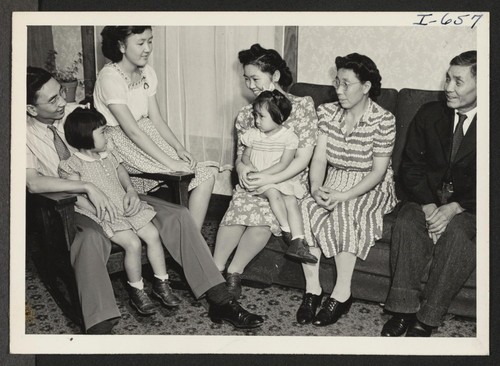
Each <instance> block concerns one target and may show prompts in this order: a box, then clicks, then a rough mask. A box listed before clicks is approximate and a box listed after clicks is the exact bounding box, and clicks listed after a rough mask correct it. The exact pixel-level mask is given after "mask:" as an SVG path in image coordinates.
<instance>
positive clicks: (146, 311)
mask: <svg viewBox="0 0 500 366" xmlns="http://www.w3.org/2000/svg"><path fill="white" fill-rule="evenodd" d="M128 292H129V295H130V305H132V307H134V308H135V309H136V310H137V311H138V312H139V314H141V315H153V314H156V306H155V305H154V304H153V302H152V301H151V299H150V298H149V296H148V294H147V293H146V291H144V290H139V289H138V288H135V287H132V286H128Z"/></svg>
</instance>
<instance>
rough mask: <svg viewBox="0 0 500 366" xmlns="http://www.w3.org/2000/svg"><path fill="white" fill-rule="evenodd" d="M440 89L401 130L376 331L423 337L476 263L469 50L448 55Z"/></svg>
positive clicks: (473, 90)
mask: <svg viewBox="0 0 500 366" xmlns="http://www.w3.org/2000/svg"><path fill="white" fill-rule="evenodd" d="M444 90H445V92H446V102H431V103H428V104H426V105H424V106H422V108H421V109H420V110H419V111H418V113H417V115H416V116H415V118H414V119H413V121H412V123H411V125H410V128H409V131H408V140H407V143H406V146H405V150H404V154H403V159H402V162H401V170H400V172H401V178H402V183H403V186H404V188H405V190H406V192H407V193H408V197H409V199H408V201H407V202H405V203H404V204H403V206H402V208H401V210H400V211H399V213H398V217H397V219H396V223H395V225H394V230H393V233H392V244H391V271H392V276H393V278H392V285H391V289H390V292H389V296H388V298H387V301H386V304H385V308H386V309H387V310H389V311H391V312H393V313H395V315H394V316H393V317H392V318H391V319H389V321H387V323H386V324H385V325H384V327H383V329H382V336H401V335H403V334H405V333H406V336H407V337H430V335H431V334H432V330H433V329H434V328H436V327H438V326H439V325H440V324H441V322H442V321H443V318H444V316H445V315H446V313H447V311H448V308H449V306H450V303H451V301H452V300H453V298H454V296H455V295H456V294H457V293H458V291H459V290H460V288H461V287H462V286H463V285H464V283H465V281H466V280H467V279H468V278H469V277H470V275H471V274H472V272H473V271H474V268H475V266H476V51H468V52H464V53H462V54H460V55H458V56H456V57H455V58H453V59H452V60H451V62H450V67H449V69H448V72H447V73H446V82H445V85H444ZM431 259H432V265H431V268H430V272H429V279H428V281H427V284H426V285H425V288H424V289H423V290H422V289H421V282H420V280H421V278H422V275H423V272H424V270H425V269H426V266H427V265H428V263H429V261H430V260H431Z"/></svg>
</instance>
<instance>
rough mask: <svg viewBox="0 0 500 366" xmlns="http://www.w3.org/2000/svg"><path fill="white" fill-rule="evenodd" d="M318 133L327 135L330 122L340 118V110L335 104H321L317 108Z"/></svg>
mask: <svg viewBox="0 0 500 366" xmlns="http://www.w3.org/2000/svg"><path fill="white" fill-rule="evenodd" d="M317 113H318V119H319V121H318V132H319V133H320V134H323V135H329V134H330V130H331V127H332V122H333V121H336V120H338V119H339V118H340V116H341V114H342V108H341V107H340V106H339V105H338V104H337V103H326V104H321V105H320V106H319V107H318V111H317Z"/></svg>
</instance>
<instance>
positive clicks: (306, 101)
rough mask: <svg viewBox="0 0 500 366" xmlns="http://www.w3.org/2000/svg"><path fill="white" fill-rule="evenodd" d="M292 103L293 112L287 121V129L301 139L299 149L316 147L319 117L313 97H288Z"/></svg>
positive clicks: (289, 95) (290, 95)
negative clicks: (291, 130)
mask: <svg viewBox="0 0 500 366" xmlns="http://www.w3.org/2000/svg"><path fill="white" fill-rule="evenodd" d="M287 97H288V99H289V100H290V102H292V112H291V113H290V117H288V119H287V120H286V121H285V124H286V126H287V127H289V128H291V129H293V131H294V132H295V134H296V135H297V137H298V138H299V145H298V148H299V149H300V148H304V147H310V146H316V139H317V134H318V116H317V115H316V109H315V108H314V101H313V99H312V98H311V97H309V96H307V97H297V96H295V95H292V94H288V95H287Z"/></svg>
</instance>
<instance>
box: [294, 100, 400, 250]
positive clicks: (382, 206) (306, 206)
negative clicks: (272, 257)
mask: <svg viewBox="0 0 500 366" xmlns="http://www.w3.org/2000/svg"><path fill="white" fill-rule="evenodd" d="M345 116H346V111H345V110H344V109H342V108H341V107H340V105H339V104H338V103H328V104H323V105H321V106H319V108H318V118H319V123H318V129H319V133H320V134H324V135H327V137H328V140H327V147H326V158H327V162H328V168H327V174H326V179H325V182H324V186H327V187H330V188H333V189H335V190H338V191H340V192H344V191H347V190H349V189H350V188H352V187H353V186H355V185H356V184H358V183H359V182H360V181H361V180H362V179H363V178H364V177H365V176H366V175H367V174H368V173H370V171H371V169H372V164H373V157H375V156H391V154H392V149H393V147H394V139H395V118H394V116H393V115H392V114H391V113H390V112H388V111H386V110H384V109H383V108H382V107H380V106H379V105H378V104H376V103H375V102H373V101H372V100H370V101H369V106H368V109H367V110H366V112H365V114H364V115H363V116H362V118H361V120H360V121H359V123H358V124H357V125H356V126H355V128H354V130H353V131H352V132H351V134H349V135H347V136H346V135H345ZM396 203H397V200H396V194H395V188H394V181H393V171H392V168H391V166H390V165H389V167H388V169H387V172H386V174H385V176H384V178H383V180H382V181H381V182H380V183H379V184H377V185H376V186H375V187H374V188H372V189H371V190H370V191H368V192H366V193H365V194H363V195H362V196H359V197H357V198H355V199H352V200H349V201H345V202H340V203H339V204H338V205H337V206H335V208H334V209H333V210H332V211H328V210H326V209H324V208H322V207H320V206H319V205H318V204H317V203H316V201H315V200H314V199H313V198H312V197H311V195H308V196H307V197H306V198H305V199H304V200H303V201H302V202H301V205H300V206H301V209H302V217H303V220H304V226H305V234H306V240H307V241H308V242H309V243H314V242H316V243H318V244H319V246H320V247H321V249H322V251H323V254H324V255H325V256H326V257H327V258H329V257H332V256H335V255H336V254H338V253H339V252H350V253H354V254H355V255H356V256H358V257H359V258H361V259H366V256H367V255H368V252H369V250H370V247H372V246H373V245H375V241H376V240H378V239H380V238H381V237H382V223H383V217H384V215H385V214H386V213H389V212H390V211H392V209H393V208H394V206H395V205H396ZM314 239H315V240H314Z"/></svg>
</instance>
